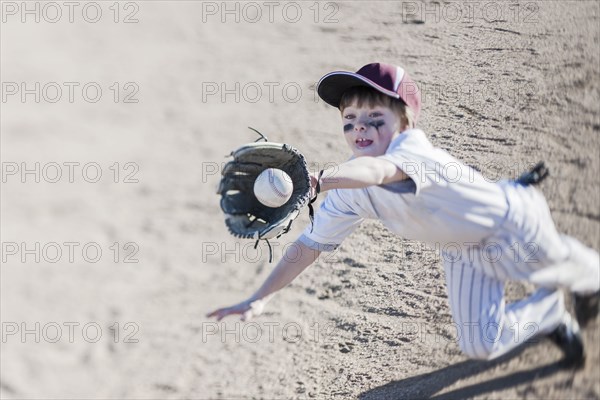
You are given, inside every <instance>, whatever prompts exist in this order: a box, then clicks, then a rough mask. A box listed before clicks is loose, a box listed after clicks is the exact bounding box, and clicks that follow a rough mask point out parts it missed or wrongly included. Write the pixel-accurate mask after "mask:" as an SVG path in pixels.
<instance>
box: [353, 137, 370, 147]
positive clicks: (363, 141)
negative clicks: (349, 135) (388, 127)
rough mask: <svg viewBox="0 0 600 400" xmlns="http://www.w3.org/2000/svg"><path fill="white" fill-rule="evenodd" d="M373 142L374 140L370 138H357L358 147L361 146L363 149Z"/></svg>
mask: <svg viewBox="0 0 600 400" xmlns="http://www.w3.org/2000/svg"><path fill="white" fill-rule="evenodd" d="M372 144H373V141H372V140H369V139H363V138H360V139H356V147H358V148H361V149H363V148H365V147H369V146H370V145H372Z"/></svg>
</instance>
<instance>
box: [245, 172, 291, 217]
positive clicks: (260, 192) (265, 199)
mask: <svg viewBox="0 0 600 400" xmlns="http://www.w3.org/2000/svg"><path fill="white" fill-rule="evenodd" d="M293 190H294V185H293V184H292V179H291V178H290V176H289V175H288V174H286V173H285V172H284V171H282V170H280V169H277V168H267V169H265V170H264V171H263V172H261V174H260V175H259V176H258V178H256V181H254V195H255V196H256V198H257V199H258V201H260V202H261V203H262V204H264V205H265V206H267V207H272V208H277V207H281V206H282V205H284V204H285V203H286V202H287V201H288V200H289V199H290V197H291V196H292V191H293Z"/></svg>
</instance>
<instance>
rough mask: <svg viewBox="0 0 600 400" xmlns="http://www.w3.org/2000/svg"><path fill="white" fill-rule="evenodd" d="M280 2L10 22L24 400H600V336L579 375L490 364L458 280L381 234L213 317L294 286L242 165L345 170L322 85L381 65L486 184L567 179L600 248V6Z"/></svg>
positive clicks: (589, 342) (104, 8) (574, 231)
mask: <svg viewBox="0 0 600 400" xmlns="http://www.w3.org/2000/svg"><path fill="white" fill-rule="evenodd" d="M267 3H268V2H266V3H263V2H256V3H248V2H196V1H177V0H176V1H170V2H168V1H135V2H119V3H115V2H109V1H98V2H95V3H94V2H75V3H74V4H73V5H67V4H66V3H62V2H58V3H52V4H50V5H48V3H44V2H34V1H28V2H9V1H2V2H1V6H2V19H3V20H2V26H1V32H0V35H1V37H0V53H1V54H0V55H1V71H0V74H1V81H2V103H1V108H2V109H1V125H0V128H1V158H2V190H1V220H2V226H1V236H2V237H1V241H2V258H3V260H2V267H1V279H0V283H1V286H0V290H1V307H0V311H1V318H0V319H1V321H2V343H1V354H2V357H1V376H0V395H1V397H2V398H3V399H33V398H35V399H46V398H48V399H50V398H52V399H312V398H314V399H414V398H436V399H442V398H444V399H446V398H448V399H450V398H453V399H465V398H478V399H484V398H486V399H487V398H490V399H526V398H527V399H534V398H535V399H597V398H599V397H600V367H599V365H600V354H599V340H600V335H599V326H598V321H597V320H596V321H593V322H592V323H591V324H590V325H588V326H587V327H586V328H585V330H584V338H585V341H586V346H587V356H588V360H587V364H586V366H585V368H584V369H582V370H579V371H575V370H574V369H570V368H562V366H561V364H560V360H561V353H560V351H559V350H558V349H557V348H556V347H555V346H554V345H553V344H552V343H551V342H550V341H549V340H547V339H543V338H541V339H535V340H534V342H533V343H531V344H530V345H527V346H526V347H525V348H524V349H522V350H520V351H519V352H518V353H517V354H510V355H509V356H506V357H504V358H502V359H500V360H496V361H494V362H483V361H471V360H468V359H467V358H466V357H465V356H463V355H462V354H461V352H460V350H459V348H458V344H457V341H456V330H455V329H453V325H452V320H451V316H450V311H449V305H448V301H447V298H446V288H445V280H444V271H443V268H442V266H441V262H440V260H439V258H438V257H436V256H435V253H434V252H433V251H432V250H431V249H429V248H426V247H425V246H424V245H422V244H421V243H418V242H413V241H408V240H404V239H402V238H399V237H396V236H394V235H392V234H391V233H390V232H389V231H387V230H386V229H385V228H384V227H383V226H382V225H381V224H380V223H376V222H371V221H367V222H365V223H363V224H362V225H361V226H360V228H359V229H358V231H357V232H355V233H354V234H353V235H352V236H350V237H349V238H348V239H347V240H346V241H345V242H344V243H343V244H342V246H341V247H340V249H338V250H337V251H336V252H334V253H333V254H330V255H327V256H322V257H321V259H320V260H318V261H317V262H316V263H315V264H314V265H313V266H311V267H310V268H309V269H307V270H306V271H305V272H304V273H303V274H302V275H301V276H299V277H298V279H296V280H295V281H294V282H293V283H292V284H291V285H290V286H289V287H287V288H285V289H284V290H282V291H281V292H279V293H278V294H277V295H276V296H275V297H274V298H273V300H272V301H271V302H270V303H269V305H268V307H267V309H266V312H265V313H264V314H263V315H262V316H260V317H258V318H256V319H254V320H252V321H249V322H240V321H239V320H237V319H235V318H226V319H224V320H223V321H221V322H218V323H217V322H215V321H214V320H211V319H208V318H206V317H205V315H206V313H207V312H209V311H211V310H213V309H215V308H217V307H221V306H225V305H229V304H233V303H236V302H238V301H241V300H243V299H245V298H246V297H247V296H249V295H250V294H251V293H253V292H254V291H255V289H256V288H257V287H258V286H259V285H260V284H261V283H262V281H263V280H264V278H265V277H266V276H267V275H268V273H269V271H270V270H271V269H272V268H273V266H274V264H269V263H268V251H267V247H266V244H260V245H259V247H258V248H257V249H254V248H253V246H254V243H253V242H251V241H244V240H237V239H234V238H233V237H232V236H230V235H229V234H228V232H227V230H226V227H225V225H224V222H223V215H222V213H221V210H220V208H219V197H218V196H217V195H216V194H215V189H216V186H217V184H218V181H219V177H220V169H221V166H222V163H223V162H226V161H227V160H228V158H227V157H226V156H227V155H228V154H229V153H230V151H231V150H232V149H234V148H236V147H237V146H239V145H241V144H243V143H245V142H250V141H253V140H254V139H255V138H256V135H255V134H254V133H253V132H251V131H250V130H249V129H248V128H247V127H248V126H251V127H254V128H256V129H259V130H260V131H262V132H263V133H265V134H266V135H267V136H268V137H269V138H270V139H271V140H273V141H277V142H284V143H290V144H292V145H294V146H295V147H297V148H298V149H300V150H301V151H302V152H303V153H304V154H305V155H306V157H307V159H308V160H309V161H310V163H311V168H314V169H315V170H318V169H319V168H322V167H323V166H327V165H331V163H339V162H343V161H344V160H346V159H347V158H348V156H349V154H350V153H349V151H348V150H347V149H346V147H345V145H344V140H343V132H342V128H341V127H342V125H341V120H340V117H339V113H338V112H337V111H336V110H334V109H332V108H331V107H329V106H327V105H326V104H324V103H323V101H320V100H318V99H317V97H316V94H315V90H314V85H315V82H316V81H317V80H318V79H319V78H320V77H321V76H322V75H324V74H325V73H327V72H330V71H333V70H350V71H355V70H357V69H358V68H359V67H361V66H362V65H364V64H367V63H370V62H376V61H380V62H388V63H393V64H398V65H402V66H403V67H404V68H405V69H406V70H407V71H409V73H410V74H411V76H412V77H413V78H414V79H415V80H416V81H417V82H418V83H419V87H420V89H421V90H422V96H423V109H422V114H421V115H422V116H421V119H420V121H419V127H420V128H422V129H423V130H424V131H425V132H426V133H427V135H428V137H429V138H430V140H431V141H432V142H433V143H434V144H435V145H436V146H439V147H441V148H443V149H445V150H447V151H449V152H450V153H451V154H453V155H454V156H456V157H457V158H459V159H460V160H463V161H464V162H465V163H466V164H468V165H471V166H473V167H476V168H477V169H479V170H480V171H482V173H483V174H484V175H485V176H486V177H488V178H489V179H499V178H500V177H516V176H517V175H518V174H519V173H520V172H521V171H523V170H525V169H526V168H528V167H529V166H530V165H531V164H533V163H535V162H537V161H539V160H545V161H546V163H547V165H548V166H549V168H550V170H551V175H550V177H549V178H548V179H547V180H545V181H544V182H543V183H542V185H541V186H540V188H541V190H542V192H543V193H544V194H545V195H546V197H547V200H548V203H549V205H550V208H551V211H552V215H553V217H554V218H555V222H556V225H557V227H558V229H559V230H560V231H561V232H564V233H567V234H570V235H573V236H575V237H577V238H578V239H580V240H581V241H582V242H584V243H585V244H587V245H589V246H591V247H594V248H595V249H596V250H598V249H599V247H600V244H599V242H600V211H599V209H600V178H599V177H600V157H599V154H598V153H599V151H600V150H599V149H600V113H599V104H600V103H599V97H600V75H599V72H600V53H599V51H598V48H599V33H600V21H599V18H600V5H599V3H598V2H597V1H529V2H528V1H521V2H504V1H501V2H481V3H479V2H396V1H372V2H367V1H348V2H346V1H343V2H342V1H340V2H277V1H276V2H271V3H268V4H267ZM27 10H29V11H27ZM36 18H37V19H38V21H36ZM321 200H322V199H321ZM307 223H308V212H304V213H303V214H302V216H301V217H300V218H299V219H298V220H297V221H296V222H295V225H294V227H293V229H292V232H291V233H290V234H288V235H286V236H285V237H283V238H280V239H278V240H276V241H274V242H273V246H274V253H275V254H274V255H275V258H278V257H279V256H281V254H282V250H283V249H285V248H286V246H289V244H290V243H291V242H293V241H294V240H295V239H296V237H297V236H298V235H299V234H300V232H301V231H302V230H303V228H304V226H306V224H307ZM531 290H532V287H530V286H528V285H524V284H521V283H514V284H513V283H511V284H510V286H509V293H510V298H511V299H517V298H520V297H522V296H524V295H525V294H526V293H529V292H530V291H531Z"/></svg>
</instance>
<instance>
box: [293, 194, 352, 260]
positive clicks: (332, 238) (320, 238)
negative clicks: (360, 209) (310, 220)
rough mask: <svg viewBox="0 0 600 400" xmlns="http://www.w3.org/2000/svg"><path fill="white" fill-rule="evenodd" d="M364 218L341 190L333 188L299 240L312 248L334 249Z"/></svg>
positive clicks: (321, 249) (319, 249) (320, 249)
mask: <svg viewBox="0 0 600 400" xmlns="http://www.w3.org/2000/svg"><path fill="white" fill-rule="evenodd" d="M362 221H363V218H362V217H361V216H359V215H358V214H357V213H356V212H354V211H353V210H352V207H351V206H350V205H349V202H348V199H345V198H344V195H343V194H342V192H341V191H340V190H337V189H335V190H331V191H329V192H328V193H327V197H326V198H325V200H324V201H323V202H322V203H321V206H320V207H319V209H318V210H317V212H316V213H315V218H314V224H312V226H311V225H310V224H309V225H308V226H307V227H306V229H305V230H304V232H303V233H302V235H301V236H300V238H299V240H300V241H301V242H302V243H303V244H304V245H306V246H308V247H309V248H311V249H314V250H318V251H333V250H335V249H337V248H338V246H339V245H340V244H341V243H342V242H343V241H344V239H345V238H346V237H348V236H349V235H350V234H351V233H352V232H354V230H355V229H356V228H357V227H358V226H359V225H360V223H361V222H362Z"/></svg>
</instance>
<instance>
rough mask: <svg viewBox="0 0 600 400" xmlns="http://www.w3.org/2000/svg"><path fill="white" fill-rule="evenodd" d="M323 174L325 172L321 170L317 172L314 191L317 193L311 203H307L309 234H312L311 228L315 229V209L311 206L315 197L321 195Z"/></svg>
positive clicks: (315, 199)
mask: <svg viewBox="0 0 600 400" xmlns="http://www.w3.org/2000/svg"><path fill="white" fill-rule="evenodd" d="M323 172H325V171H324V170H321V171H320V172H319V177H318V178H317V187H316V188H315V191H316V192H317V193H316V194H315V197H313V198H312V199H311V201H310V202H309V203H308V218H310V233H312V231H313V228H314V227H315V209H314V208H313V206H312V204H313V203H314V202H315V201H317V197H318V196H319V193H321V177H322V176H323Z"/></svg>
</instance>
